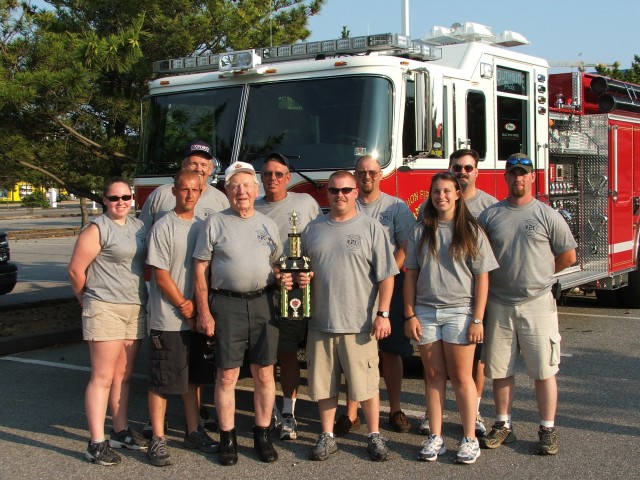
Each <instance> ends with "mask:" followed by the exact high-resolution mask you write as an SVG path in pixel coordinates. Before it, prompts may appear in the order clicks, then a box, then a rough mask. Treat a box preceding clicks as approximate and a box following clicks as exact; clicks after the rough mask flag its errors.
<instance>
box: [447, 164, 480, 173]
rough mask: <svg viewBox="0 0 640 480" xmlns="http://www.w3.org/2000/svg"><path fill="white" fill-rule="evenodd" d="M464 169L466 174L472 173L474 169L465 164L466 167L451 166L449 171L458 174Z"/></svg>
mask: <svg viewBox="0 0 640 480" xmlns="http://www.w3.org/2000/svg"><path fill="white" fill-rule="evenodd" d="M463 168H464V171H465V172H467V173H471V172H473V169H474V168H476V167H474V166H473V165H470V164H467V165H458V164H456V165H452V166H451V170H452V171H454V172H456V173H460V172H461V171H462V169H463Z"/></svg>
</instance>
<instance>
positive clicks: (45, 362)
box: [0, 299, 640, 480]
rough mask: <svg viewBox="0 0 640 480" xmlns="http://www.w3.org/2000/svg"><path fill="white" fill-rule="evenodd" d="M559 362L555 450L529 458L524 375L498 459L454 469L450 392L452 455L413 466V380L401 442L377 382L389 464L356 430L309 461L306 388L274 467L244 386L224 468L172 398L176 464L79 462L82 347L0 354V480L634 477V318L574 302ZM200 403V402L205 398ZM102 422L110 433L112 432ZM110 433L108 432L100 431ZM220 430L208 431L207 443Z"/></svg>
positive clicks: (136, 394) (417, 403)
mask: <svg viewBox="0 0 640 480" xmlns="http://www.w3.org/2000/svg"><path fill="white" fill-rule="evenodd" d="M560 322H561V331H562V335H563V358H562V366H561V373H560V375H559V387H560V407H559V411H558V419H557V423H558V425H559V429H560V430H559V435H560V454H559V455H558V456H556V457H539V456H537V455H535V451H536V442H537V435H536V428H537V427H536V424H537V420H538V418H537V413H536V407H535V396H534V393H533V388H532V385H531V382H530V381H529V380H528V379H527V378H526V376H525V375H524V374H523V373H522V371H521V372H520V374H519V376H518V381H517V385H518V390H517V398H516V402H515V405H514V412H513V418H514V425H515V428H516V433H517V435H518V439H519V441H517V442H515V443H514V444H512V445H509V446H503V447H501V448H500V449H498V450H495V451H483V452H482V453H483V454H482V456H481V457H480V458H479V459H478V462H477V463H476V464H475V465H471V466H461V465H456V464H455V463H454V458H455V451H456V450H457V442H458V441H459V437H460V435H461V431H460V428H459V425H458V416H457V413H456V411H455V410H456V409H455V403H454V402H453V395H452V392H451V389H449V391H448V394H447V416H446V418H445V426H444V433H445V435H446V436H447V448H448V449H449V451H448V452H447V453H446V454H445V455H444V456H442V457H441V458H440V459H439V460H438V461H437V462H435V463H433V464H432V463H429V464H427V463H422V462H418V461H417V460H416V459H415V458H416V454H417V452H418V451H419V449H420V444H421V441H422V437H421V436H420V435H418V434H417V427H415V426H416V425H417V420H416V418H417V416H419V415H420V414H421V412H422V409H423V408H424V407H423V404H424V394H423V383H422V380H421V379H420V378H419V376H420V375H419V372H415V371H413V372H409V375H408V376H409V377H410V378H407V379H406V380H405V382H404V388H403V390H404V393H403V404H404V406H405V407H404V408H405V411H406V412H407V413H408V415H409V416H410V417H412V423H413V425H414V430H413V431H412V432H410V433H407V434H398V433H394V432H390V431H387V430H385V429H384V425H385V423H386V420H387V415H388V410H387V408H388V404H387V402H386V400H385V392H384V388H383V387H384V386H383V385H382V398H383V412H382V415H381V416H382V421H381V426H382V427H383V434H384V435H385V436H386V437H387V439H388V444H389V446H390V448H391V450H392V452H393V455H392V459H391V461H389V462H386V463H382V464H380V463H374V462H371V461H370V460H369V459H368V456H367V455H366V452H365V439H366V429H365V428H364V427H363V428H361V429H360V430H359V431H357V432H355V433H354V434H351V435H350V436H348V437H346V438H344V439H340V440H339V442H338V445H339V451H338V453H337V454H335V455H332V456H331V458H330V459H329V460H327V461H325V462H312V461H310V460H308V452H309V449H310V448H311V446H312V445H313V443H314V441H315V438H316V436H317V434H318V433H319V423H318V420H317V409H316V406H315V404H313V403H312V402H310V401H308V397H306V395H305V393H306V389H305V388H304V387H303V388H302V396H301V399H300V400H299V401H298V404H297V416H298V420H299V425H300V438H299V439H298V440H297V441H294V442H282V441H280V440H275V444H276V448H277V449H278V452H279V454H280V460H279V461H278V462H276V463H274V464H269V465H266V464H263V463H261V462H260V461H259V460H258V458H257V455H256V454H255V453H254V451H253V448H252V437H251V433H250V432H251V426H252V415H253V413H252V412H253V406H252V392H251V381H250V380H249V379H246V378H245V379H243V380H242V381H241V384H240V387H239V390H238V393H237V396H238V403H237V429H238V436H239V443H240V461H239V463H238V465H236V466H234V467H222V466H220V465H219V464H218V463H217V458H216V455H215V454H213V455H204V454H198V453H194V452H191V451H186V450H184V449H182V448H181V447H180V442H181V439H182V434H183V433H182V432H183V427H182V425H183V420H182V413H181V405H180V401H179V399H172V400H171V401H170V402H169V414H168V420H169V427H170V430H169V440H170V441H169V447H170V448H171V453H172V455H173V457H174V458H175V461H176V462H175V465H173V466H171V467H165V468H157V467H152V466H151V465H149V463H148V462H147V460H146V458H145V456H144V455H143V454H140V453H137V452H129V451H127V452H124V453H123V457H124V458H123V462H122V463H121V464H120V465H118V466H114V467H100V466H96V465H92V464H89V463H88V462H87V461H86V460H84V457H83V452H84V448H85V446H86V440H87V429H86V420H85V416H84V405H83V393H84V388H85V386H86V382H87V380H88V377H89V368H88V366H89V358H88V352H87V348H86V345H84V344H82V343H78V344H71V345H67V346H62V347H57V348H49V349H43V350H36V351H32V352H25V353H21V354H16V355H11V356H8V357H2V358H0V383H1V384H2V396H1V398H2V402H1V408H0V479H3V480H4V479H12V480H13V479H34V478H47V479H49V478H54V479H55V478H65V479H75V478H78V479H93V478H95V479H102V478H105V479H106V478H109V479H111V478H114V477H121V478H151V477H153V478H158V479H163V478H175V477H177V476H180V477H183V478H191V479H199V478H211V477H212V476H213V477H215V478H259V477H261V476H268V477H273V478H282V479H289V478H290V479H294V478H300V477H304V478H350V479H353V478H376V479H387V478H388V479H398V478H409V477H416V476H422V475H428V476H432V475H434V476H437V477H455V478H473V479H477V478H496V477H508V478H561V477H564V478H603V477H607V478H625V479H626V478H639V477H640V462H638V461H637V457H636V450H637V448H636V446H637V444H638V440H639V439H640V402H639V401H638V395H639V393H640V358H639V355H638V346H639V345H640V333H639V332H640V310H625V309H606V310H605V309H602V308H598V307H597V306H596V305H595V303H594V302H593V300H582V299H577V300H573V301H571V303H570V304H569V305H567V306H564V307H561V309H560ZM144 357H145V353H144V352H143V353H142V354H141V356H140V358H139V361H138V365H137V369H136V372H137V373H136V376H135V378H134V380H133V385H132V398H131V404H130V419H131V425H132V427H133V428H137V429H141V428H142V425H143V423H144V422H145V421H146V419H147V413H146V384H147V383H146V371H145V362H144V360H145V358H144ZM207 398H209V399H210V398H211V396H206V397H205V402H206V399H207ZM481 410H482V413H483V415H484V416H485V418H486V419H487V422H491V421H492V419H493V406H492V401H491V398H490V386H489V385H487V388H486V394H485V399H484V402H483V405H482V408H481ZM109 426H110V424H109V419H107V430H108V429H109ZM107 433H108V432H107ZM215 437H217V434H214V438H215Z"/></svg>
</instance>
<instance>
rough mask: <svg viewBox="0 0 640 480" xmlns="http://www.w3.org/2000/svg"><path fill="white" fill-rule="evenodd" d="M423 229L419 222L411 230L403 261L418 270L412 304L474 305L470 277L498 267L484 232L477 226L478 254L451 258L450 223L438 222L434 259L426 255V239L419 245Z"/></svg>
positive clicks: (427, 247) (432, 305)
mask: <svg viewBox="0 0 640 480" xmlns="http://www.w3.org/2000/svg"><path fill="white" fill-rule="evenodd" d="M424 229H425V226H424V224H418V225H416V226H415V228H414V229H413V230H412V231H411V236H410V237H409V243H408V244H407V258H406V259H405V261H404V266H405V267H406V268H409V269H414V270H418V269H419V270H420V272H419V273H418V280H417V282H416V300H415V304H416V305H428V306H431V307H435V308H444V307H471V306H473V295H474V288H475V279H474V278H473V276H474V275H478V274H481V273H484V272H489V271H491V270H495V269H496V268H498V262H497V261H496V259H495V257H494V256H493V252H492V251H491V246H490V244H489V241H488V240H487V237H486V235H485V234H484V232H483V231H482V229H478V255H477V257H476V258H475V259H472V258H468V259H466V260H465V259H455V260H454V258H453V257H452V256H451V253H450V252H449V246H450V245H451V240H452V238H453V222H438V229H437V231H436V242H437V245H438V258H433V257H432V256H430V255H429V243H428V242H425V244H424V245H422V246H420V243H421V240H422V234H423V232H424Z"/></svg>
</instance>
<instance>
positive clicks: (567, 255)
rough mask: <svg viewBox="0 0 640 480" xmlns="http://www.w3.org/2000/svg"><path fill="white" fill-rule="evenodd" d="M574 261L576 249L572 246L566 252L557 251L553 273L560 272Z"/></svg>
mask: <svg viewBox="0 0 640 480" xmlns="http://www.w3.org/2000/svg"><path fill="white" fill-rule="evenodd" d="M574 263H576V249H575V248H572V249H571V250H567V251H566V252H562V253H559V254H558V255H556V258H555V264H556V268H555V273H558V272H561V271H562V270H564V269H565V268H567V267H570V266H571V265H573V264H574Z"/></svg>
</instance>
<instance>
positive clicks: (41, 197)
mask: <svg viewBox="0 0 640 480" xmlns="http://www.w3.org/2000/svg"><path fill="white" fill-rule="evenodd" d="M22 206H23V207H26V208H37V207H40V208H49V200H47V197H46V196H45V194H44V192H43V191H42V190H40V189H36V190H34V191H33V193H32V194H31V195H27V196H26V197H24V198H23V199H22Z"/></svg>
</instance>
